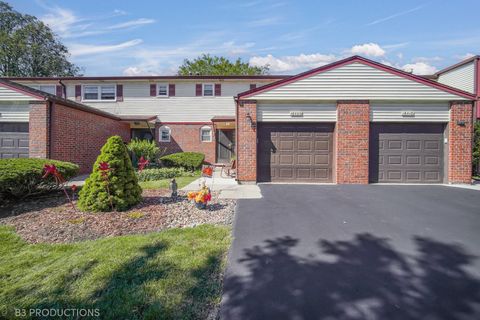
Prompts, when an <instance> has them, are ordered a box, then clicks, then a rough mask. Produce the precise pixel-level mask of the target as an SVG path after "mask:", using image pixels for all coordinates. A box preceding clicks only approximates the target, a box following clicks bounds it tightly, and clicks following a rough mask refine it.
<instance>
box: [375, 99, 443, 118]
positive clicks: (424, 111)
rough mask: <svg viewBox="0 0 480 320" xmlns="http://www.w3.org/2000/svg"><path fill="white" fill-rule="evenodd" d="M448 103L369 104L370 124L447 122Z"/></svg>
mask: <svg viewBox="0 0 480 320" xmlns="http://www.w3.org/2000/svg"><path fill="white" fill-rule="evenodd" d="M449 120H450V106H449V104H448V103H371V104H370V121H372V122H448V121H449Z"/></svg>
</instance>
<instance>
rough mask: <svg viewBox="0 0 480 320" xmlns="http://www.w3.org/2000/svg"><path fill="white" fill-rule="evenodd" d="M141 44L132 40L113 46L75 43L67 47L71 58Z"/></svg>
mask: <svg viewBox="0 0 480 320" xmlns="http://www.w3.org/2000/svg"><path fill="white" fill-rule="evenodd" d="M142 42H143V41H142V40H141V39H134V40H130V41H125V42H122V43H119V44H114V45H93V44H92V45H91V44H79V43H75V44H70V45H69V46H68V47H69V49H70V53H71V54H72V56H83V55H90V54H97V53H105V52H112V51H118V50H123V49H126V48H130V47H133V46H136V45H139V44H140V43H142Z"/></svg>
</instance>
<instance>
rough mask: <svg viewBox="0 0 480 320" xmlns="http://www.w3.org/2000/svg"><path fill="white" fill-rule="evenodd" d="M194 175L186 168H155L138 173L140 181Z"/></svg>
mask: <svg viewBox="0 0 480 320" xmlns="http://www.w3.org/2000/svg"><path fill="white" fill-rule="evenodd" d="M194 175H195V173H194V172H192V171H186V170H185V169H184V168H154V169H144V170H142V171H137V178H138V181H155V180H162V179H172V178H176V177H182V176H189V177H193V176H194Z"/></svg>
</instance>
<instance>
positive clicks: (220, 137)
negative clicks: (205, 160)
mask: <svg viewBox="0 0 480 320" xmlns="http://www.w3.org/2000/svg"><path fill="white" fill-rule="evenodd" d="M234 150H235V130H217V162H218V163H229V162H230V160H231V159H232V157H233V156H234V154H235V151H234Z"/></svg>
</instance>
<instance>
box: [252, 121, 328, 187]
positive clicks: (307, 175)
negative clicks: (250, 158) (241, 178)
mask: <svg viewBox="0 0 480 320" xmlns="http://www.w3.org/2000/svg"><path fill="white" fill-rule="evenodd" d="M258 129H259V131H258V134H259V144H258V180H259V181H278V182H282V181H284V182H295V181H298V182H301V181H305V182H331V179H332V160H331V159H332V152H331V150H332V141H333V125H324V124H305V123H302V124H295V125H291V124H283V123H278V124H274V125H272V124H268V125H263V124H259V128H258ZM275 132H276V133H275ZM272 145H273V146H274V147H273V148H272V147H270V146H272Z"/></svg>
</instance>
